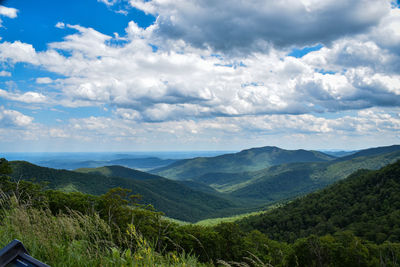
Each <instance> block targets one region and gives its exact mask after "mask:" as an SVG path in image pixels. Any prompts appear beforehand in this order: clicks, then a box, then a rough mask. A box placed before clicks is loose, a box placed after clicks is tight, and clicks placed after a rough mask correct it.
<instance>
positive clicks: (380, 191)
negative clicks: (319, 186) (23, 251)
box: [240, 161, 400, 244]
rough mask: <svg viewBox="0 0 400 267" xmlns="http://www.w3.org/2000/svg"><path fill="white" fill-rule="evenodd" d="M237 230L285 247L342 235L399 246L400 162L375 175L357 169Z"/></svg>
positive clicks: (242, 223)
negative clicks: (307, 239)
mask: <svg viewBox="0 0 400 267" xmlns="http://www.w3.org/2000/svg"><path fill="white" fill-rule="evenodd" d="M240 225H241V227H242V229H244V230H246V231H249V230H253V229H257V230H259V231H261V232H263V233H266V234H267V235H268V236H269V237H270V238H272V239H275V240H280V241H289V242H293V241H295V240H296V239H298V238H301V237H306V236H309V235H311V234H315V235H319V236H322V235H326V234H333V233H335V232H337V231H343V230H349V231H351V232H352V233H354V234H355V235H356V236H358V237H361V238H363V239H365V240H369V241H372V242H374V243H378V244H381V243H383V242H385V241H390V242H400V161H397V162H396V163H394V164H391V165H388V166H386V167H384V168H382V169H380V170H378V171H367V170H359V171H357V172H356V173H354V174H352V175H351V176H349V177H348V178H347V179H345V180H342V181H340V182H338V183H336V184H334V185H332V186H329V187H328V188H326V189H323V190H321V191H318V192H315V193H311V194H309V195H307V196H305V197H303V198H300V199H297V200H295V201H293V202H291V203H289V204H287V205H286V206H283V207H281V208H277V209H274V210H271V211H269V212H266V213H264V214H261V215H258V216H251V217H247V218H245V219H243V220H242V221H240Z"/></svg>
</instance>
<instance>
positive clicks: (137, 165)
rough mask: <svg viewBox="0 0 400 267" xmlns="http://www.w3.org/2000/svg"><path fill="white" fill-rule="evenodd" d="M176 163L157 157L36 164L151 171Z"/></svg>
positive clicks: (59, 166)
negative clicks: (118, 166) (119, 167)
mask: <svg viewBox="0 0 400 267" xmlns="http://www.w3.org/2000/svg"><path fill="white" fill-rule="evenodd" d="M121 156H124V155H121ZM127 156H129V155H127ZM175 161H177V160H175V159H160V158H157V157H144V158H118V159H110V160H71V159H69V160H65V159H59V160H41V161H38V162H36V164H37V165H39V166H43V167H48V168H55V169H66V170H74V169H78V168H97V167H102V166H106V165H121V166H124V167H128V168H134V169H141V170H150V169H154V168H161V167H164V166H167V165H170V164H172V163H174V162H175Z"/></svg>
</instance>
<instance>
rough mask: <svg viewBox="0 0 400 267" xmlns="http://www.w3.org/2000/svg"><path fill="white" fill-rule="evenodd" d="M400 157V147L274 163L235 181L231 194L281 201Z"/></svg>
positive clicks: (381, 165)
mask: <svg viewBox="0 0 400 267" xmlns="http://www.w3.org/2000/svg"><path fill="white" fill-rule="evenodd" d="M398 159H400V151H395V152H389V153H384V154H372V155H370V156H360V157H355V158H351V159H348V160H343V161H339V160H335V161H330V162H324V163H292V164H284V165H279V166H274V167H271V168H269V169H266V170H263V171H260V172H258V173H255V174H254V176H253V177H254V178H252V179H251V180H247V181H246V182H245V183H243V184H237V185H235V190H234V191H232V192H231V195H232V196H234V197H238V198H243V197H246V198H257V199H264V200H266V201H278V200H282V199H289V198H293V197H294V196H296V195H301V194H305V193H310V192H312V191H315V190H317V189H321V188H323V187H325V186H327V185H329V184H332V183H334V182H336V181H338V180H341V179H344V178H346V177H347V176H348V175H350V174H352V173H353V172H355V171H357V170H359V169H369V170H376V169H379V168H381V167H383V166H385V165H387V164H390V163H393V162H395V161H397V160H398Z"/></svg>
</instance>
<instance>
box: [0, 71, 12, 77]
mask: <svg viewBox="0 0 400 267" xmlns="http://www.w3.org/2000/svg"><path fill="white" fill-rule="evenodd" d="M0 77H11V72H8V71H5V70H2V71H0Z"/></svg>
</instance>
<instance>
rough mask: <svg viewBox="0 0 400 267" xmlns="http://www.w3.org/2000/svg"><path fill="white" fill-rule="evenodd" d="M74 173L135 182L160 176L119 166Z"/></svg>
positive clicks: (81, 170) (81, 169)
mask: <svg viewBox="0 0 400 267" xmlns="http://www.w3.org/2000/svg"><path fill="white" fill-rule="evenodd" d="M75 171H76V172H80V173H91V174H100V175H104V176H111V177H113V176H114V177H124V178H132V179H135V180H152V179H159V178H160V176H158V175H153V174H150V173H147V172H142V171H138V170H134V169H131V168H126V167H123V166H119V165H112V166H103V167H97V168H80V169H76V170H75Z"/></svg>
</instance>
